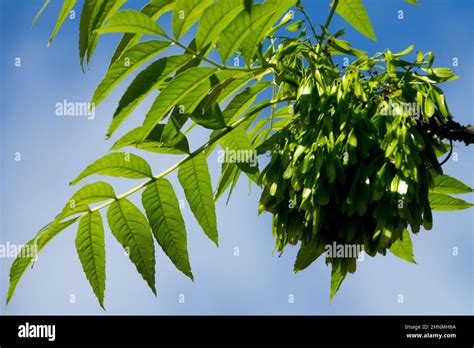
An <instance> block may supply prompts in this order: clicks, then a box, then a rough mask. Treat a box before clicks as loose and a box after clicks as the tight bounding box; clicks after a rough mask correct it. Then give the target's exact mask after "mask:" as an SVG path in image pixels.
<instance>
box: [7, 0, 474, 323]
mask: <svg viewBox="0 0 474 348" xmlns="http://www.w3.org/2000/svg"><path fill="white" fill-rule="evenodd" d="M364 2H365V4H366V7H367V9H368V12H369V14H370V16H371V18H372V22H373V25H374V28H375V31H376V35H377V37H378V39H379V40H378V42H376V43H374V42H371V41H370V40H369V39H366V38H364V37H363V36H361V35H360V34H358V33H357V32H355V31H354V30H352V29H351V28H350V27H349V26H348V25H347V24H346V23H345V22H343V21H342V20H341V19H340V18H337V17H336V18H335V20H334V21H333V22H332V25H331V29H332V30H333V31H335V30H337V29H339V28H345V29H346V32H347V34H346V37H345V38H346V39H348V40H350V41H351V42H352V43H353V45H354V46H356V47H360V48H363V49H365V50H368V51H369V52H372V53H374V52H377V51H380V50H383V49H385V48H390V49H392V50H393V51H399V50H402V49H404V48H406V47H407V46H408V45H409V44H412V43H413V44H415V45H416V49H417V50H423V51H427V50H432V51H434V53H435V55H436V64H437V65H440V66H451V64H452V59H453V57H457V58H458V60H459V66H458V67H454V68H453V69H454V70H455V72H456V73H457V74H459V75H460V76H461V78H460V79H459V80H457V81H455V82H450V83H447V84H445V85H444V86H443V88H444V89H445V91H446V95H447V98H448V103H449V106H450V108H451V111H452V112H453V114H454V115H455V116H456V118H457V120H459V121H460V122H461V123H474V122H473V116H474V107H473V105H474V104H473V81H474V80H473V78H474V73H473V66H472V61H473V49H472V42H473V36H474V29H473V28H474V25H473V18H472V17H473V13H474V2H473V1H471V0H421V2H422V3H423V5H422V6H420V7H415V6H411V5H409V4H407V3H406V2H404V1H403V0H384V1H381V0H366V1H364ZM60 3H61V2H60V1H52V4H51V6H50V7H49V8H48V9H47V10H46V12H45V13H44V15H43V16H42V17H41V19H40V20H39V22H38V23H37V26H36V27H35V28H34V29H33V30H32V29H31V21H32V19H33V17H34V15H35V14H36V12H37V10H38V9H39V7H41V4H42V1H38V0H22V1H18V0H0V31H1V32H0V53H1V54H0V84H1V85H0V86H1V93H0V98H1V100H0V120H1V126H0V132H1V157H0V158H1V161H2V162H1V168H2V171H1V173H0V183H1V190H2V191H1V200H0V204H1V216H0V218H1V225H0V243H7V242H9V243H12V244H21V243H24V242H26V241H28V240H29V239H31V238H32V237H33V236H34V235H35V234H36V232H37V231H38V229H39V228H40V227H41V226H43V225H44V224H46V223H47V222H49V221H50V219H51V218H52V217H53V216H54V215H55V214H56V213H57V212H58V211H59V210H60V209H61V208H62V206H63V204H64V202H66V201H67V200H68V199H69V198H70V196H71V195H72V194H73V192H74V191H73V189H71V188H69V187H68V182H69V181H70V180H71V178H73V177H75V176H76V175H77V174H78V173H79V172H80V171H81V170H82V169H83V168H84V167H85V166H86V165H88V164H89V163H91V162H92V161H94V160H95V159H97V158H99V157H101V156H103V155H104V154H105V153H106V151H107V150H108V148H109V147H110V146H111V143H112V142H113V141H114V140H115V139H116V138H113V139H111V140H108V141H105V140H104V135H105V131H106V129H107V126H108V123H109V122H110V119H111V115H112V113H113V111H114V109H115V107H116V105H117V103H118V100H119V98H120V96H121V94H122V93H123V91H124V88H125V87H126V86H127V82H130V81H131V78H129V79H127V81H126V82H124V83H122V84H121V85H120V88H118V89H117V90H116V91H115V92H113V93H112V94H111V95H110V96H109V98H108V99H106V101H105V102H104V103H103V104H101V105H100V107H99V108H98V109H97V115H96V118H95V119H94V120H86V119H83V118H80V119H73V118H59V117H56V116H55V115H54V111H55V104H56V103H57V102H61V101H62V100H64V99H68V100H71V101H89V100H90V98H91V96H92V92H93V90H94V88H95V87H96V86H97V84H98V82H100V80H101V78H102V77H103V75H104V72H105V70H106V67H107V63H108V61H109V59H110V55H111V53H112V51H113V47H114V45H115V44H116V43H117V41H118V38H119V36H118V35H109V36H107V37H104V38H102V39H101V41H100V43H99V47H98V49H97V51H96V54H95V57H94V58H93V59H92V62H91V65H90V68H89V69H88V71H87V73H86V74H83V73H82V72H81V70H80V67H79V61H78V48H77V47H78V25H79V17H77V18H76V20H67V21H66V23H65V25H64V27H63V29H62V30H61V31H60V33H59V35H58V36H57V38H56V40H55V41H54V43H53V44H52V46H51V47H49V48H47V47H46V43H47V41H48V38H49V34H50V32H51V30H52V28H53V25H54V21H55V19H56V16H57V14H58V12H59V8H60ZM131 3H133V7H136V8H139V7H141V6H142V5H143V4H144V3H145V1H140V0H137V1H131ZM328 3H329V0H319V1H313V0H303V4H304V5H305V7H306V8H307V9H308V12H309V13H310V15H311V17H312V18H313V19H314V20H315V22H317V23H321V22H323V21H324V20H325V18H326V16H327V13H328ZM78 5H79V6H80V7H82V1H79V2H78ZM80 7H77V8H78V9H79V8H80ZM399 10H402V11H404V19H403V20H399V19H398V18H397V16H398V11H399ZM164 27H165V29H167V30H169V25H168V26H167V25H164ZM16 57H20V58H21V60H22V66H21V67H20V68H16V67H14V60H15V58H16ZM151 102H152V99H149V100H147V101H146V102H145V103H144V104H143V105H142V106H141V107H140V108H139V109H138V110H137V111H136V112H135V113H134V115H133V117H131V118H130V120H129V121H127V123H126V124H125V125H124V128H122V132H123V130H125V129H130V128H131V127H132V126H133V125H138V124H140V123H141V121H142V119H143V116H144V114H145V112H146V111H147V108H148V107H149V106H150V104H151ZM119 133H120V132H119ZM118 135H119V134H118ZM206 136H207V133H204V132H202V133H200V132H198V133H197V134H195V135H193V136H192V137H191V139H190V140H191V144H192V146H194V147H195V146H198V145H199V144H200V143H201V142H202V141H203V140H204V139H205V138H206ZM16 152H20V153H21V161H20V162H16V161H15V153H16ZM456 152H457V155H458V159H459V160H458V161H457V162H454V161H450V162H449V163H448V164H447V165H446V167H445V168H446V172H447V173H448V174H450V175H453V176H456V177H458V178H460V179H461V180H463V181H464V182H466V183H468V184H470V185H471V186H473V185H474V178H473V175H472V173H473V165H472V161H471V159H472V148H470V149H469V148H466V147H465V146H464V145H461V144H460V145H459V147H458V148H456ZM146 158H147V159H148V160H149V162H150V164H151V165H152V167H153V169H154V171H155V172H160V171H161V170H163V169H166V168H167V167H168V166H169V165H171V164H172V163H174V161H175V158H173V157H162V156H149V155H147V156H146ZM211 159H212V156H211ZM210 165H211V171H212V172H213V173H214V174H215V175H214V183H215V182H216V181H217V173H218V171H219V168H218V166H217V161H212V160H211V161H210ZM172 181H173V183H177V181H176V178H175V177H174V176H173V177H172ZM110 182H111V183H113V184H114V186H115V187H116V190H117V192H122V191H124V190H126V189H128V188H130V187H132V186H134V185H135V184H136V182H135V181H133V180H132V181H126V180H110ZM175 187H176V190H177V193H178V196H179V198H183V197H184V195H183V192H182V191H181V190H180V188H179V187H178V185H175ZM258 198H259V190H258V189H257V188H254V189H253V191H252V193H251V194H250V195H248V188H247V182H246V181H241V182H240V184H239V185H238V187H237V189H236V192H235V194H234V196H233V198H232V200H231V203H230V204H229V205H228V206H225V204H224V201H220V203H219V204H218V206H217V211H218V224H219V229H220V246H219V248H216V247H215V246H213V245H212V243H211V242H210V241H209V240H208V239H207V238H206V237H205V236H204V234H203V233H202V231H201V230H200V228H199V226H198V225H197V224H196V222H195V220H194V219H193V217H192V216H191V214H190V211H189V209H184V211H183V214H184V217H185V220H186V225H187V227H188V233H189V236H188V240H189V252H190V258H191V264H192V267H193V273H194V275H195V279H196V280H195V283H192V282H191V281H189V280H188V279H187V278H186V277H184V276H182V275H181V274H180V273H179V272H178V271H176V270H175V269H174V267H173V266H172V264H171V262H170V261H169V260H168V259H167V258H166V257H165V255H164V254H163V253H162V251H161V250H158V248H157V267H156V271H157V275H156V278H157V290H158V297H154V296H153V295H152V293H151V291H150V290H149V289H148V288H147V286H146V284H145V282H144V281H143V280H142V279H141V277H140V276H139V275H138V273H137V272H136V270H135V268H134V266H133V265H132V264H131V262H130V261H129V260H128V258H127V257H126V256H125V255H124V252H123V250H122V249H121V247H120V245H119V244H118V243H117V242H116V241H115V239H114V238H113V237H112V236H111V234H110V233H106V246H107V288H106V299H105V306H106V308H107V312H106V313H107V314H473V312H474V311H473V255H474V250H473V237H472V235H473V213H472V210H471V211H461V212H453V213H436V214H435V216H434V218H435V224H434V228H433V230H432V231H428V232H426V231H422V233H420V234H419V235H417V236H415V237H414V238H413V241H414V248H415V257H416V260H417V262H418V264H417V265H413V264H409V263H406V262H404V261H402V260H399V259H397V258H395V257H394V256H393V255H391V254H390V255H387V256H386V257H383V256H377V257H376V258H369V257H366V258H365V261H363V262H362V263H360V264H359V266H358V270H357V273H356V274H355V275H353V276H349V277H348V278H347V279H346V280H345V282H344V284H343V285H342V288H341V290H340V292H339V293H338V295H337V296H336V298H335V299H334V301H333V303H332V305H329V268H328V267H326V266H325V265H324V262H323V260H322V259H321V260H319V261H318V262H316V263H315V264H313V265H312V266H311V267H310V268H309V269H308V270H306V271H304V272H301V273H299V274H296V275H295V274H293V273H292V264H293V261H294V257H295V255H296V251H297V249H296V248H293V249H292V248H288V250H286V251H285V253H284V255H283V256H282V257H280V258H279V257H277V256H272V250H273V245H274V240H273V237H272V235H271V225H270V220H271V217H270V216H269V215H263V216H261V217H258V216H257V206H258ZM466 198H471V200H472V197H466ZM133 201H134V202H137V203H138V202H139V196H136V197H134V198H133ZM74 237H75V228H71V229H68V230H66V231H64V232H63V233H62V234H61V235H60V236H58V237H57V238H56V239H55V240H54V241H52V242H51V243H50V244H49V245H48V246H47V247H46V248H45V249H44V250H43V252H42V253H41V254H40V256H39V260H38V263H37V264H36V265H35V266H34V269H33V270H31V271H28V272H26V274H25V275H24V277H23V278H22V280H21V281H20V284H19V286H18V288H17V292H16V295H15V297H14V299H13V301H12V302H11V304H10V305H9V306H8V308H7V309H5V308H4V306H0V308H1V309H0V312H3V313H7V314H102V313H104V312H103V311H102V310H101V309H100V307H99V306H98V304H97V301H96V299H95V297H94V295H93V293H92V291H91V289H90V287H89V284H88V282H87V280H86V278H85V276H84V274H83V272H82V268H81V265H80V263H79V260H78V258H77V254H76V250H75V247H74ZM235 247H238V248H239V249H240V256H238V257H236V256H234V254H233V251H234V248H235ZM453 247H457V248H458V249H459V255H458V256H453V255H452V250H453ZM12 261H13V259H0V302H1V303H4V299H5V293H6V287H7V283H8V269H9V266H10V264H11V262H12ZM180 294H184V296H185V304H180V303H179V302H178V299H179V296H180ZM290 294H291V295H293V296H294V298H295V302H294V303H293V304H290V303H288V298H289V295H290ZM400 294H402V295H403V297H404V303H403V304H399V303H398V301H397V300H398V295H400ZM71 295H74V296H75V300H76V303H75V304H71V303H69V300H70V296H71Z"/></svg>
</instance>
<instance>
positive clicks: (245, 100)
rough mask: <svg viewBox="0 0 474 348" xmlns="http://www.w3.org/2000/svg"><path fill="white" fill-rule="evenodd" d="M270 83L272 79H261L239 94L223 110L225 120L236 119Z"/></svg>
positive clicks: (227, 121) (231, 120)
mask: <svg viewBox="0 0 474 348" xmlns="http://www.w3.org/2000/svg"><path fill="white" fill-rule="evenodd" d="M270 85H271V83H270V81H259V82H257V83H255V84H253V85H252V86H250V87H247V88H245V89H244V90H243V91H242V92H240V93H239V94H237V95H236V96H235V97H234V99H232V101H231V102H230V103H229V104H228V105H227V107H226V108H225V110H224V111H223V115H224V120H225V122H226V123H229V122H233V121H235V120H236V119H237V118H238V117H239V116H240V115H241V114H242V113H243V112H244V111H245V110H247V109H248V108H249V107H250V106H251V105H252V104H253V103H254V102H255V99H256V98H257V96H258V94H259V93H261V92H263V91H264V90H265V89H267V88H268V87H269V86H270Z"/></svg>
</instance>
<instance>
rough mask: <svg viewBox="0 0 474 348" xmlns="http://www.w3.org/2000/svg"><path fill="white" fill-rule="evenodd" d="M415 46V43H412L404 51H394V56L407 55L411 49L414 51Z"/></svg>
mask: <svg viewBox="0 0 474 348" xmlns="http://www.w3.org/2000/svg"><path fill="white" fill-rule="evenodd" d="M414 48H415V45H413V44H412V45H410V46H408V47H407V48H405V49H404V50H403V51H401V52H398V53H394V54H393V56H394V57H402V56H405V55H407V54H409V53H410V52H411V51H413V49H414Z"/></svg>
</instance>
